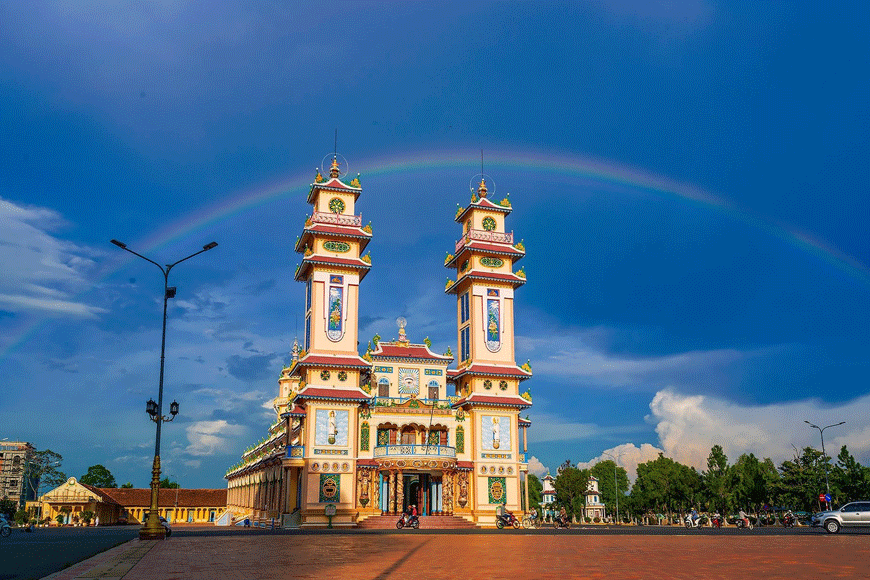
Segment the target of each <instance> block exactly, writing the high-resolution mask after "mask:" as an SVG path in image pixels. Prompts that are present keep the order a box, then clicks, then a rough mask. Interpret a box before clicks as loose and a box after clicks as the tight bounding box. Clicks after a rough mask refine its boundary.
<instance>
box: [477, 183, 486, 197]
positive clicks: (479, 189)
mask: <svg viewBox="0 0 870 580" xmlns="http://www.w3.org/2000/svg"><path fill="white" fill-rule="evenodd" d="M477 194H478V195H479V196H480V198H481V199H483V198H484V197H486V179H484V178H481V179H480V185H479V186H477Z"/></svg>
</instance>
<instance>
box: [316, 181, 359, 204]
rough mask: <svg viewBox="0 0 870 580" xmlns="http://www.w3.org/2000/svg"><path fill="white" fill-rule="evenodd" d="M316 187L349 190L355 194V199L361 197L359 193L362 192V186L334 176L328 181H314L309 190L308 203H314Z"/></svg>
mask: <svg viewBox="0 0 870 580" xmlns="http://www.w3.org/2000/svg"><path fill="white" fill-rule="evenodd" d="M316 189H327V190H332V191H347V192H349V193H353V194H354V196H355V197H354V199H356V198H359V194H360V193H362V188H359V187H351V186H349V185H347V184H346V183H344V182H342V181H341V180H340V179H338V178H337V177H332V178H330V179H329V180H328V181H324V182H323V183H312V184H311V189H309V190H308V203H314V195H313V194H314V190H316Z"/></svg>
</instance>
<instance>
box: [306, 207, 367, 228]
mask: <svg viewBox="0 0 870 580" xmlns="http://www.w3.org/2000/svg"><path fill="white" fill-rule="evenodd" d="M311 221H313V222H316V223H319V224H334V225H338V226H355V227H358V228H359V227H362V214H360V215H344V214H340V213H330V212H325V211H316V212H314V213H313V214H311Z"/></svg>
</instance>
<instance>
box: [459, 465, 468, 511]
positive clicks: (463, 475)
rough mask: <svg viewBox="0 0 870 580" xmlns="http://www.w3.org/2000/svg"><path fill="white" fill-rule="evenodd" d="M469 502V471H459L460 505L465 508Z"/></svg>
mask: <svg viewBox="0 0 870 580" xmlns="http://www.w3.org/2000/svg"><path fill="white" fill-rule="evenodd" d="M467 503H468V472H466V471H460V472H459V507H461V508H464V507H465V504H467Z"/></svg>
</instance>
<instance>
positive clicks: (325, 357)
mask: <svg viewBox="0 0 870 580" xmlns="http://www.w3.org/2000/svg"><path fill="white" fill-rule="evenodd" d="M370 366H372V365H371V363H369V362H368V361H366V360H365V359H363V358H362V357H359V356H338V355H332V354H312V353H308V354H307V355H305V356H304V357H302V358H301V359H299V360H298V361H296V364H295V365H293V370H292V371H291V372H292V374H298V373H297V372H296V369H300V368H302V367H343V368H353V369H357V368H359V369H363V368H365V369H367V368H369V367H370Z"/></svg>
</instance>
